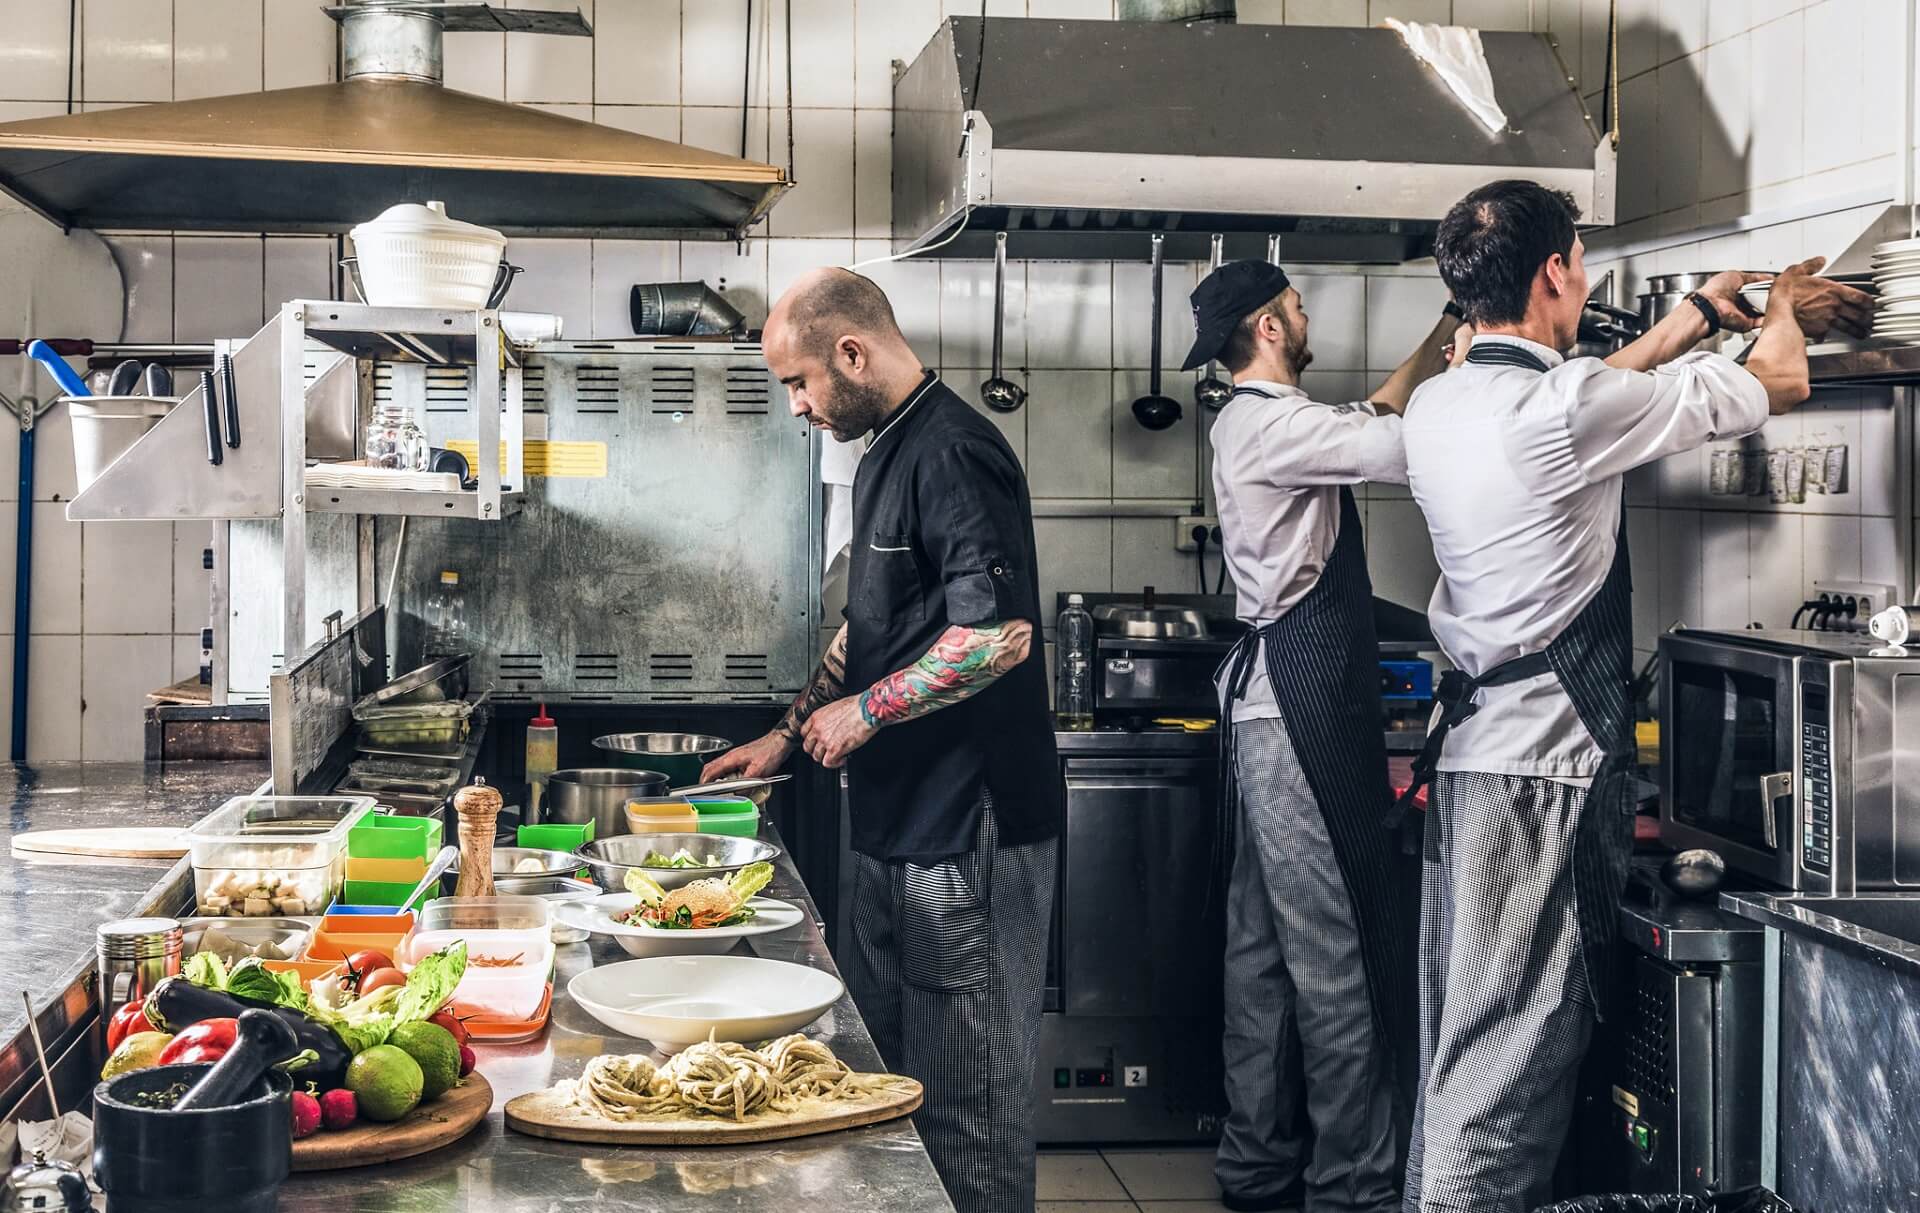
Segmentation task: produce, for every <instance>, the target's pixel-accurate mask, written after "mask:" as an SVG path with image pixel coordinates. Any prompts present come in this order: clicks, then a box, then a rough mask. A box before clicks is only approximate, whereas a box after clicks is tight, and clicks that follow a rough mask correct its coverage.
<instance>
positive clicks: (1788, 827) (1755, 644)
mask: <svg viewBox="0 0 1920 1213" xmlns="http://www.w3.org/2000/svg"><path fill="white" fill-rule="evenodd" d="M1660 687H1661V704H1660V833H1661V837H1662V839H1663V840H1664V841H1666V842H1667V843H1668V844H1669V845H1671V846H1675V847H1711V848H1713V849H1714V850H1716V851H1718V852H1720V853H1721V854H1722V855H1723V856H1725V857H1726V860H1727V862H1728V864H1729V865H1730V866H1732V867H1734V868H1736V869H1738V870H1740V871H1743V872H1746V873H1748V874H1749V875H1752V876H1755V877H1758V878H1760V879H1762V880H1766V881H1770V882H1772V883H1774V884H1777V885H1780V886H1782V887H1784V888H1789V889H1796V890H1803V891H1807V892H1816V893H1828V894H1833V895H1837V896H1846V895H1848V894H1851V893H1853V892H1855V891H1856V890H1863V889H1892V888H1905V887H1916V888H1920V649H1912V650H1909V649H1904V648H1890V647H1885V646H1881V645H1880V644H1879V643H1878V642H1876V641H1874V640H1871V639H1870V638H1867V637H1852V636H1833V635H1828V634H1826V633H1820V632H1704V631H1690V630H1682V631H1677V632H1672V633H1669V634H1668V635H1666V636H1663V637H1662V638H1661V640H1660Z"/></svg>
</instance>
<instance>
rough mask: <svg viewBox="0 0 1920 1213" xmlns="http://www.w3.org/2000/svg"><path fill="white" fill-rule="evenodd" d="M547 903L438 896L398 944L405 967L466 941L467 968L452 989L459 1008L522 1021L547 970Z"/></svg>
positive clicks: (541, 992) (542, 992)
mask: <svg viewBox="0 0 1920 1213" xmlns="http://www.w3.org/2000/svg"><path fill="white" fill-rule="evenodd" d="M551 931H552V926H551V922H550V915H549V913H548V909H547V903H546V902H544V901H542V900H541V899H540V898H538V897H440V898H436V899H435V900H433V901H430V902H428V903H427V905H426V908H425V909H424V910H422V911H420V916H419V918H418V920H417V921H416V922H415V923H414V928H413V933H412V934H411V935H409V936H408V937H407V938H406V939H405V940H404V941H402V943H401V946H400V952H399V954H398V957H397V959H399V961H400V963H401V965H402V967H404V968H411V967H413V966H414V965H416V964H418V963H419V962H420V960H421V959H422V958H424V957H426V956H427V955H429V954H431V953H433V952H437V951H439V950H440V949H441V948H444V947H446V946H447V945H448V944H451V943H453V942H454V941H455V940H459V939H464V940H466V941H467V972H466V975H465V976H464V977H462V978H461V979H460V985H459V986H458V987H457V988H456V989H455V990H454V992H453V999H454V1001H455V1002H457V1003H459V1004H460V1005H461V1007H462V1008H464V1009H466V1010H468V1011H472V1012H475V1013H477V1014H480V1015H490V1016H500V1017H503V1018H507V1019H514V1020H524V1019H527V1018H529V1017H530V1016H532V1015H533V1014H534V1013H535V1012H537V1011H538V1010H539V1009H540V1001H541V999H543V998H544V997H546V992H547V977H548V975H549V974H551V973H552V972H553V938H552V934H551Z"/></svg>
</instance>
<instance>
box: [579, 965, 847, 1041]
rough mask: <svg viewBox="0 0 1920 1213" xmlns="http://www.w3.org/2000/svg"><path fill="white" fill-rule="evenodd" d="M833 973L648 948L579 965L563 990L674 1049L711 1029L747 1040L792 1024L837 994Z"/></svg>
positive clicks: (796, 1026) (783, 1031)
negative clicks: (638, 954) (652, 952)
mask: <svg viewBox="0 0 1920 1213" xmlns="http://www.w3.org/2000/svg"><path fill="white" fill-rule="evenodd" d="M845 992H846V986H844V985H842V984H841V981H840V979H839V978H838V977H835V976H834V975H833V974H831V973H827V972H824V971H822V970H820V969H813V968H808V967H807V966H806V965H798V964H788V963H787V962H786V961H783V960H762V959H761V958H759V957H758V956H655V957H652V958H650V959H647V960H623V961H621V962H620V963H618V964H610V965H601V966H599V967H598V968H592V969H588V970H587V971H586V972H584V973H580V974H578V975H577V976H575V977H574V979H573V980H572V981H570V982H568V983H567V994H568V995H569V996H570V997H571V998H572V999H573V1001H574V1002H576V1003H578V1004H579V1005H580V1006H581V1007H582V1008H584V1009H585V1010H586V1012H587V1014H589V1015H591V1016H593V1017H594V1018H595V1019H597V1020H599V1021H600V1022H601V1023H603V1024H605V1025H606V1026H607V1027H609V1028H612V1029H613V1030H614V1031H616V1032H620V1033H623V1034H625V1035H627V1036H637V1037H639V1038H640V1039H641V1040H645V1041H648V1042H650V1043H651V1044H652V1045H653V1046H654V1047H655V1048H657V1049H659V1050H660V1051H661V1052H662V1053H677V1052H679V1051H680V1050H681V1049H684V1048H686V1047H687V1046H688V1045H691V1044H698V1043H699V1042H700V1041H703V1040H706V1039H708V1038H709V1037H711V1038H712V1039H714V1040H730V1041H735V1042H738V1043H740V1044H755V1043H758V1042H760V1041H763V1040H772V1039H774V1038H776V1037H780V1036H786V1035H788V1034H789V1033H792V1032H798V1031H799V1030H800V1029H802V1028H804V1027H806V1026H807V1025H808V1024H810V1023H812V1022H813V1021H814V1020H816V1019H818V1018H820V1017H821V1016H822V1015H824V1014H826V1011H827V1008H828V1007H831V1006H832V1005H833V1004H834V1003H836V1002H838V1001H840V996H841V995H842V994H844V993H845Z"/></svg>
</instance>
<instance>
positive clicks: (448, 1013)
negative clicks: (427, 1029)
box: [427, 1007, 473, 1044]
mask: <svg viewBox="0 0 1920 1213" xmlns="http://www.w3.org/2000/svg"><path fill="white" fill-rule="evenodd" d="M427 1022H428V1023H437V1024H439V1025H440V1026H441V1027H443V1028H445V1029H446V1030H447V1031H449V1032H451V1033H453V1039H454V1043H456V1044H466V1043H467V1039H468V1038H469V1037H470V1036H472V1035H473V1033H471V1032H469V1031H467V1025H466V1024H464V1023H462V1022H461V1020H460V1017H459V1016H458V1015H455V1014H454V1013H453V1011H452V1009H451V1008H448V1007H442V1008H440V1009H439V1010H438V1011H435V1012H434V1013H433V1015H432V1016H430V1017H429V1018H428V1020H427Z"/></svg>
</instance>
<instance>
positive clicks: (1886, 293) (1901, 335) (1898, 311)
mask: <svg viewBox="0 0 1920 1213" xmlns="http://www.w3.org/2000/svg"><path fill="white" fill-rule="evenodd" d="M1873 286H1874V290H1875V292H1876V293H1877V294H1878V295H1879V297H1880V298H1879V302H1878V305H1877V310H1876V311H1875V313H1874V318H1873V335H1874V336H1875V337H1885V338H1889V339H1892V340H1895V341H1907V342H1915V341H1920V239H1914V240H1889V241H1887V242H1885V243H1884V244H1878V245H1875V246H1874V249H1873Z"/></svg>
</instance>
